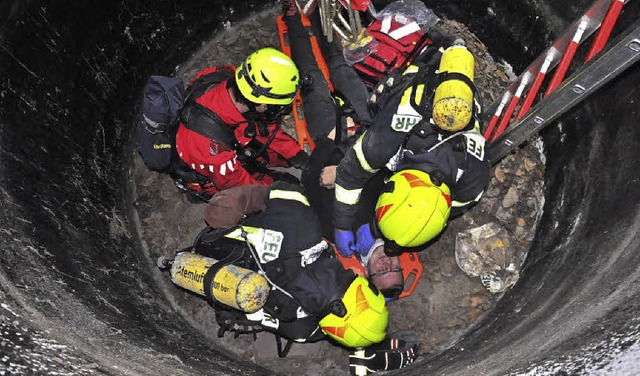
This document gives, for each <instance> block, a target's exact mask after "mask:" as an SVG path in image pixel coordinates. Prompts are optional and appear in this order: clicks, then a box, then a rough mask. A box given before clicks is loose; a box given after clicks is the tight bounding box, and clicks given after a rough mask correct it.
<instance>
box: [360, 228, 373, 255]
mask: <svg viewBox="0 0 640 376" xmlns="http://www.w3.org/2000/svg"><path fill="white" fill-rule="evenodd" d="M375 242H376V239H375V238H374V237H373V234H372V233H371V228H370V227H369V224H368V223H365V224H364V225H362V226H360V227H359V228H358V231H356V252H358V253H359V254H360V256H363V257H364V256H366V255H368V254H369V250H370V249H371V247H373V244H374V243H375Z"/></svg>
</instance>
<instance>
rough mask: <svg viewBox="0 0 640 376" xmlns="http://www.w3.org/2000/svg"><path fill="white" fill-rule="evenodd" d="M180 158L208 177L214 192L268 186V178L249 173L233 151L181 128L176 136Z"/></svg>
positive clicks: (220, 143)
mask: <svg viewBox="0 0 640 376" xmlns="http://www.w3.org/2000/svg"><path fill="white" fill-rule="evenodd" d="M176 150H177V152H178V155H179V156H180V159H182V161H184V162H185V163H186V164H187V166H189V167H190V168H191V169H193V170H194V171H196V172H197V173H199V174H201V175H204V176H205V177H207V178H208V179H209V180H210V181H211V182H212V183H213V184H214V185H215V187H216V189H217V190H219V191H221V190H225V189H229V188H231V187H236V186H241V185H246V184H261V185H269V184H271V183H273V179H271V178H270V177H268V176H264V177H261V176H259V175H258V174H253V175H252V174H250V173H249V172H248V171H247V170H245V168H244V167H243V166H242V163H240V161H239V160H238V157H237V155H236V152H235V151H234V150H232V149H231V148H230V147H229V146H227V145H225V144H224V143H222V142H218V141H215V140H212V139H210V138H208V137H205V136H203V135H200V134H198V133H197V132H194V131H191V130H189V129H187V128H186V127H185V126H184V125H180V128H179V129H178V134H177V135H176Z"/></svg>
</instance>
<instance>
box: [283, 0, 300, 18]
mask: <svg viewBox="0 0 640 376" xmlns="http://www.w3.org/2000/svg"><path fill="white" fill-rule="evenodd" d="M281 4H282V14H283V15H284V16H285V17H292V16H295V15H296V14H298V5H297V4H296V0H281Z"/></svg>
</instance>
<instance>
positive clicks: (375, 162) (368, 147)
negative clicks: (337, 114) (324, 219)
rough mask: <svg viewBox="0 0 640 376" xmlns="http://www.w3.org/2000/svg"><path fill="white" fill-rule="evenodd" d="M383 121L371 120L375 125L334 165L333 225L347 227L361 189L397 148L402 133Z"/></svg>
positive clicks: (404, 135)
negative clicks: (375, 122) (377, 122)
mask: <svg viewBox="0 0 640 376" xmlns="http://www.w3.org/2000/svg"><path fill="white" fill-rule="evenodd" d="M376 120H378V119H376ZM387 123H388V120H387V121H385V120H384V119H381V124H380V125H378V124H374V126H376V127H375V128H372V129H369V130H367V131H366V132H365V133H364V134H363V135H362V136H361V137H360V138H359V139H358V140H357V141H356V143H355V145H354V146H353V147H351V148H350V149H349V150H348V151H347V153H346V155H345V157H344V158H343V159H342V161H341V162H340V164H339V165H338V168H337V169H336V182H335V207H334V216H333V225H334V226H335V227H336V228H337V229H342V230H351V227H352V225H353V222H354V220H355V216H356V212H357V204H358V202H359V201H360V194H361V192H362V189H363V188H364V186H365V185H366V183H367V182H368V181H369V180H370V179H371V178H372V177H373V176H374V175H375V174H376V173H377V172H378V171H379V170H380V169H381V168H383V167H385V165H386V164H387V162H389V160H390V159H391V158H392V157H393V156H394V155H395V154H396V153H397V152H398V149H399V147H400V145H402V142H403V140H404V138H405V137H406V134H405V133H402V132H396V131H394V130H392V129H391V127H390V126H389V125H388V124H387ZM385 124H387V125H385Z"/></svg>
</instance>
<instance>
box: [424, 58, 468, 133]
mask: <svg viewBox="0 0 640 376" xmlns="http://www.w3.org/2000/svg"><path fill="white" fill-rule="evenodd" d="M473 64H474V58H473V55H472V54H471V52H469V50H467V48H466V47H465V46H452V47H449V48H447V49H446V50H445V51H444V53H443V54H442V58H441V59H440V67H439V71H440V72H441V73H442V72H449V73H460V74H462V75H464V76H466V77H467V78H469V79H470V80H471V81H472V82H473V77H474V66H473ZM472 113H473V91H472V90H471V88H470V87H469V85H468V84H467V83H465V82H464V81H461V80H456V79H455V78H449V79H447V80H445V81H443V82H442V83H440V85H438V87H437V88H436V92H435V94H434V97H433V115H432V116H433V121H434V122H435V123H436V125H437V126H438V127H440V128H442V129H444V130H446V131H450V132H457V131H459V130H461V129H463V128H464V127H466V126H467V124H469V121H470V120H471V114H472Z"/></svg>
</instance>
